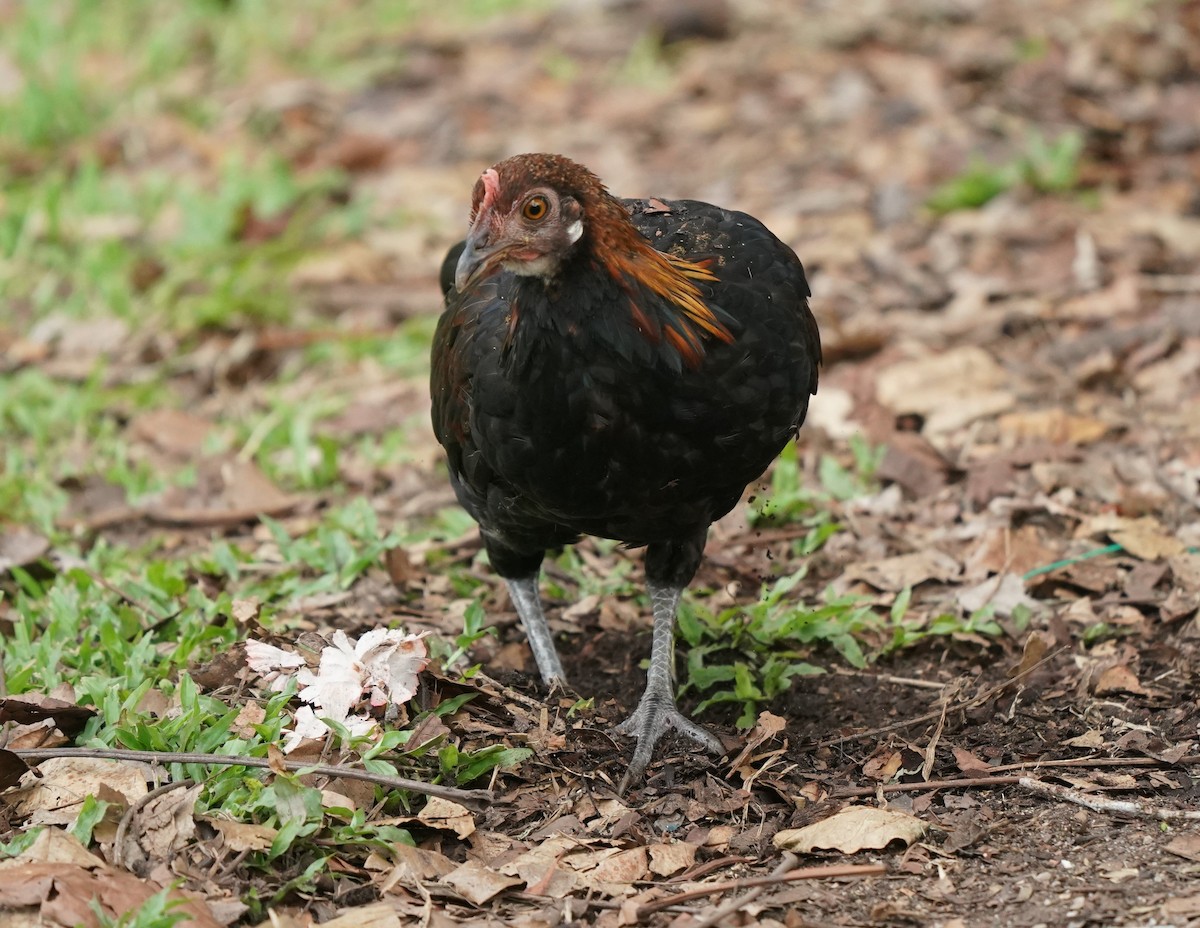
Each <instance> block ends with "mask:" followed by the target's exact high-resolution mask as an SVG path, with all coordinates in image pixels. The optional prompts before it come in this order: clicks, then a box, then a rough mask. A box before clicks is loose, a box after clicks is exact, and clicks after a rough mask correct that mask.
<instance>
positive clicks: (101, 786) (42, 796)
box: [15, 757, 147, 825]
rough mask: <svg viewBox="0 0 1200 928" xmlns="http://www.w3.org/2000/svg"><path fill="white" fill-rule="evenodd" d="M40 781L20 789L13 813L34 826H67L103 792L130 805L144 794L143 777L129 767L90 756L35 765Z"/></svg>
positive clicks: (67, 758)
mask: <svg viewBox="0 0 1200 928" xmlns="http://www.w3.org/2000/svg"><path fill="white" fill-rule="evenodd" d="M37 769H38V772H39V773H40V775H41V776H40V779H38V780H35V781H34V782H33V783H32V784H31V785H30V786H29V787H28V788H26V789H23V790H22V791H21V793H20V794H19V795H18V797H17V798H16V801H15V806H16V808H17V810H18V811H19V812H20V814H22V815H27V816H29V817H30V820H31V821H32V822H34V823H36V824H42V825H69V824H71V823H73V822H74V821H75V819H76V818H77V817H78V815H79V810H80V808H81V807H82V806H83V802H84V800H85V799H87V797H88V796H101V794H102V793H107V795H108V796H114V798H116V799H117V800H118V801H119V800H124V802H125V804H126V805H132V804H133V803H135V802H137V801H138V800H139V799H141V798H142V797H143V796H145V795H146V793H147V789H146V774H145V772H144V771H143V770H142V769H141V768H140V767H137V766H135V765H133V764H126V763H121V762H118V761H111V760H97V759H94V758H90V757H52V758H50V759H49V760H44V761H42V762H41V763H40V764H39V765H38V768H37Z"/></svg>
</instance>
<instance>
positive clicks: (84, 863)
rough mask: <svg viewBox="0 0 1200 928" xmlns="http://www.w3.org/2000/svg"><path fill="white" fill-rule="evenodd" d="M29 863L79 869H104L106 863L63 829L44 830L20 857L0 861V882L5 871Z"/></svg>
mask: <svg viewBox="0 0 1200 928" xmlns="http://www.w3.org/2000/svg"><path fill="white" fill-rule="evenodd" d="M27 863H45V864H74V865H76V866H79V867H103V866H104V861H103V860H102V859H101V858H99V857H97V856H96V855H95V854H93V853H92V852H91V851H89V850H88V849H87V848H86V847H84V846H83V843H82V842H81V841H80V840H79V839H78V838H76V837H75V836H74V835H73V834H71V832H69V831H64V830H63V829H61V828H43V829H42V830H41V831H39V832H38V835H37V837H36V838H34V839H33V844H31V845H29V847H27V848H26V849H25V850H24V851H23V852H22V853H21V854H20V856H18V857H10V858H9V859H8V860H0V882H3V881H4V880H5V879H6V877H5V876H4V875H3V873H4V871H5V870H9V869H11V868H13V867H19V866H21V865H22V864H27Z"/></svg>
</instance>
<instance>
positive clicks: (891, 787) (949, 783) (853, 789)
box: [829, 776, 1021, 799]
mask: <svg viewBox="0 0 1200 928" xmlns="http://www.w3.org/2000/svg"><path fill="white" fill-rule="evenodd" d="M1020 779H1021V778H1020V777H1019V776H999V777H959V778H958V779H954V780H925V781H924V782H920V783H880V784H877V785H876V786H848V787H846V788H845V789H835V790H834V791H833V792H832V793H830V794H829V797H830V798H831V799H857V798H859V797H862V796H876V795H878V794H879V793H919V792H921V791H922V790H926V789H969V788H972V787H980V786H981V787H983V788H985V789H986V788H988V787H991V786H1013V785H1014V784H1015V783H1016V782H1017V781H1018V780H1020Z"/></svg>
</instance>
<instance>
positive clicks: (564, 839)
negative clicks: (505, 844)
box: [500, 835, 587, 899]
mask: <svg viewBox="0 0 1200 928" xmlns="http://www.w3.org/2000/svg"><path fill="white" fill-rule="evenodd" d="M579 847H580V843H579V842H578V841H577V840H575V839H574V838H573V837H570V836H567V835H554V836H553V837H550V838H547V839H546V840H545V841H543V842H542V843H541V844H539V845H537V846H535V847H531V848H530V849H529V850H527V851H524V852H523V853H521V854H518V855H517V856H516V857H515V858H513V859H512V860H510V861H509V862H508V863H506V864H505V865H504V866H503V867H501V868H500V872H501V873H506V874H508V875H509V876H516V877H520V878H521V880H523V881H524V882H525V888H526V890H527V891H529V892H536V893H537V895H539V896H549V897H551V898H553V899H562V898H565V897H566V896H569V895H570V894H571V893H572V892H574V891H575V887H576V885H577V884H578V883H579V876H578V874H577V873H576V872H575V869H574V864H575V861H576V860H577V859H578V860H582V859H584V858H585V857H586V856H587V855H584V854H571V852H572V851H574V850H576V849H577V848H579ZM568 855H571V860H570V861H568V860H567V859H566V858H567V857H568Z"/></svg>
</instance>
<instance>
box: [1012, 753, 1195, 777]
mask: <svg viewBox="0 0 1200 928" xmlns="http://www.w3.org/2000/svg"><path fill="white" fill-rule="evenodd" d="M1184 764H1200V754H1184V755H1183V756H1182V757H1180V758H1179V759H1178V760H1164V759H1162V758H1160V757H1065V758H1060V759H1059V760H1038V761H1031V762H1030V763H1025V764H1000V765H999V766H997V767H989V768H988V769H989V770H993V771H995V772H996V773H1007V772H1008V771H1010V770H1026V771H1029V772H1034V771H1037V770H1040V769H1041V768H1043V767H1177V766H1183V765H1184Z"/></svg>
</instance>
